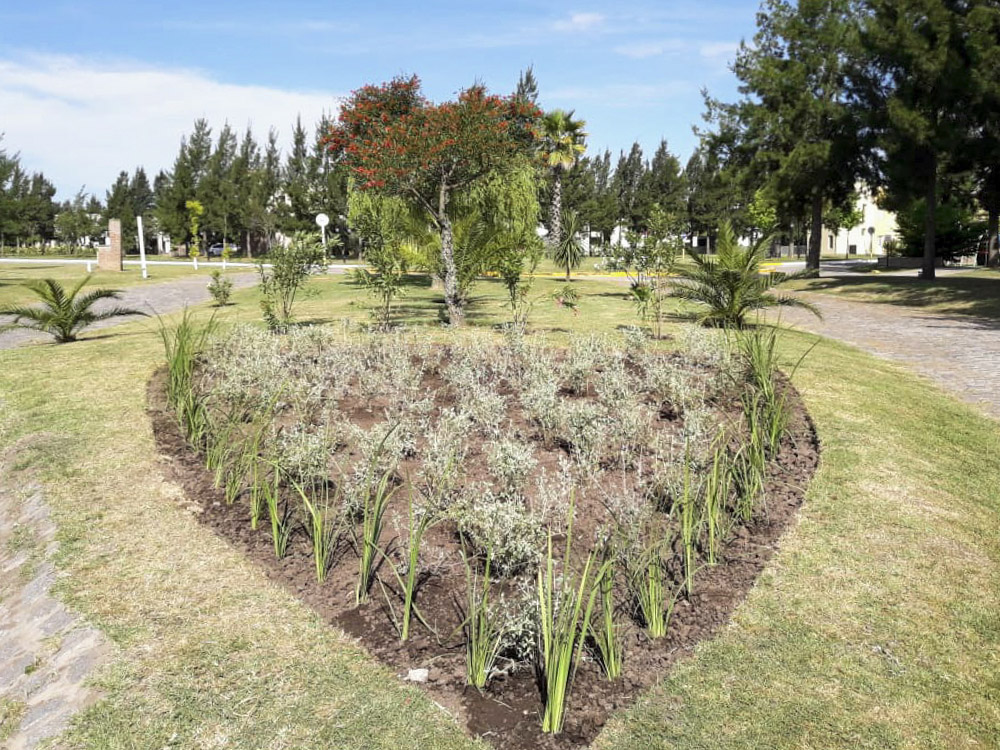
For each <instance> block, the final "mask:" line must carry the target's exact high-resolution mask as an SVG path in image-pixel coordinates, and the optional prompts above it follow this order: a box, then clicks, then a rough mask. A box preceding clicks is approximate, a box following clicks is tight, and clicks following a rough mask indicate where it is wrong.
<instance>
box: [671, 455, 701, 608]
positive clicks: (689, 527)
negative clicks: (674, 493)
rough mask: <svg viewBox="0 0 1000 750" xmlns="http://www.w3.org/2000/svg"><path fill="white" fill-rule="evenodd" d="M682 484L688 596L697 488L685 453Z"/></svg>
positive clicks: (691, 588) (693, 556)
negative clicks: (692, 479)
mask: <svg viewBox="0 0 1000 750" xmlns="http://www.w3.org/2000/svg"><path fill="white" fill-rule="evenodd" d="M685 454H686V455H685V458H684V484H683V487H682V490H681V497H680V503H678V504H677V506H675V507H677V508H678V510H679V512H680V522H681V543H682V544H683V546H684V588H685V589H686V590H687V594H688V596H691V594H692V592H693V591H694V573H695V563H696V550H695V545H696V544H697V542H698V510H697V509H698V494H699V493H698V488H697V487H695V486H694V483H693V482H692V481H691V461H690V458H689V457H688V455H687V452H686V451H685Z"/></svg>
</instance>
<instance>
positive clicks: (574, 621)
mask: <svg viewBox="0 0 1000 750" xmlns="http://www.w3.org/2000/svg"><path fill="white" fill-rule="evenodd" d="M572 543H573V505H572V503H570V519H569V523H568V527H567V532H566V553H565V555H564V557H563V571H562V576H561V579H560V580H557V579H556V576H555V560H554V558H553V555H552V532H551V531H550V532H549V536H548V551H547V555H546V559H545V561H544V562H543V565H542V566H541V567H539V569H538V603H539V605H540V623H539V631H540V634H539V654H538V660H537V669H538V674H539V684H540V686H541V688H542V690H543V695H542V700H543V702H544V706H545V710H544V712H543V714H542V731H543V732H547V733H551V734H558V733H559V732H561V731H562V727H563V721H564V719H565V717H566V701H567V698H568V696H569V689H570V685H571V683H572V681H573V675H574V674H575V672H576V665H577V663H578V662H579V657H580V651H581V649H582V648H583V644H584V641H585V640H586V635H587V633H588V632H589V629H590V618H591V615H592V614H593V610H594V600H595V598H596V596H597V593H598V586H596V585H594V581H592V580H591V568H592V567H593V564H594V554H593V552H591V554H590V555H589V556H588V557H587V562H586V563H585V564H584V566H583V570H582V571H581V572H580V573H579V574H578V578H577V581H576V583H575V585H574V574H573V572H572V570H571V567H570V566H571V562H572V560H571V553H572ZM610 564H611V563H610V561H609V562H605V563H604V565H602V566H601V569H600V570H599V571H598V573H597V576H596V579H597V580H598V581H599V580H600V579H601V578H602V577H604V575H605V573H606V568H608V567H610Z"/></svg>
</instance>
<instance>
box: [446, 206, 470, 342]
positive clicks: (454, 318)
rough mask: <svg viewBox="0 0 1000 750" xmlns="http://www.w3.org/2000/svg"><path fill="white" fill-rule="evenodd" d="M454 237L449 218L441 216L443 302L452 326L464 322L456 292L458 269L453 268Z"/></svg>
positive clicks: (460, 302) (463, 314)
mask: <svg viewBox="0 0 1000 750" xmlns="http://www.w3.org/2000/svg"><path fill="white" fill-rule="evenodd" d="M453 245H454V238H453V236H452V231H451V219H449V218H448V217H447V216H443V217H441V260H442V261H443V262H444V302H445V304H446V305H447V306H448V322H449V323H450V324H451V325H452V326H456V327H457V326H461V325H463V324H464V323H465V311H464V310H463V309H462V300H461V298H460V297H459V293H458V271H457V269H456V268H455V249H454V246H453Z"/></svg>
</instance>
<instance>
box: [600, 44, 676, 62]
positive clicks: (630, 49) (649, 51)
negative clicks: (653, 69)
mask: <svg viewBox="0 0 1000 750" xmlns="http://www.w3.org/2000/svg"><path fill="white" fill-rule="evenodd" d="M686 48H687V44H686V43H685V42H683V41H681V40H680V39H667V40H664V41H662V42H632V43H629V44H622V45H619V46H618V47H615V52H617V53H618V54H619V55H625V57H631V58H633V59H635V60H644V59H645V58H647V57H658V56H660V55H664V54H667V53H675V52H682V51H684V50H685V49H686Z"/></svg>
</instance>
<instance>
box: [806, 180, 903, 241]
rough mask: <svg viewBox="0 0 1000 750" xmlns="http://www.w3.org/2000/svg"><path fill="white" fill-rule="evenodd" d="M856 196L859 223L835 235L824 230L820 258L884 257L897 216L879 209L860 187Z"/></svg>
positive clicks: (872, 198) (894, 232) (893, 233)
mask: <svg viewBox="0 0 1000 750" xmlns="http://www.w3.org/2000/svg"><path fill="white" fill-rule="evenodd" d="M857 192H858V203H857V209H858V211H859V213H860V214H861V216H862V219H861V223H860V224H858V225H857V226H854V227H850V228H849V229H848V228H844V229H841V230H840V231H839V232H836V233H834V232H832V231H830V230H829V229H827V228H826V227H824V228H823V244H822V250H821V252H822V254H823V255H842V256H844V257H848V256H850V255H884V254H885V243H886V241H887V240H889V239H891V238H894V237H895V236H896V231H897V226H896V215H895V214H894V213H891V212H889V211H885V210H883V209H881V208H879V207H878V206H877V205H876V204H875V197H874V195H873V194H872V193H871V191H870V190H868V189H867V188H865V187H864V186H861V185H859V186H858V189H857Z"/></svg>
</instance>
